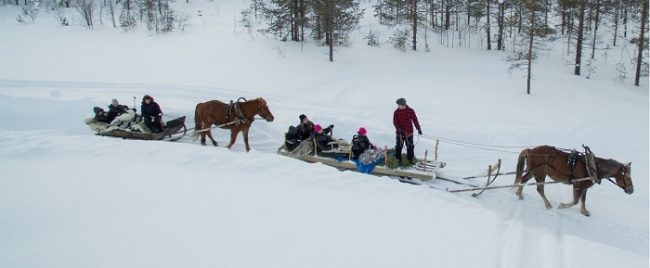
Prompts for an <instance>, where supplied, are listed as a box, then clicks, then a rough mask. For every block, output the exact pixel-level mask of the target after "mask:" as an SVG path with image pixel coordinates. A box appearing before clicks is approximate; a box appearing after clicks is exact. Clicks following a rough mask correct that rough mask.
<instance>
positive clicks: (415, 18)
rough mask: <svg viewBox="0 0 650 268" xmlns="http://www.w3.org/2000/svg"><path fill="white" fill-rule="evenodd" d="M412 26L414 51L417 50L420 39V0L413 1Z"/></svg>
mask: <svg viewBox="0 0 650 268" xmlns="http://www.w3.org/2000/svg"><path fill="white" fill-rule="evenodd" d="M411 24H412V26H411V27H412V28H413V50H414V51H415V50H417V41H418V39H417V37H418V0H411Z"/></svg>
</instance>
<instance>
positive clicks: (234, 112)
mask: <svg viewBox="0 0 650 268" xmlns="http://www.w3.org/2000/svg"><path fill="white" fill-rule="evenodd" d="M246 101H247V100H246V98H244V97H240V98H239V99H237V102H233V101H232V100H230V104H228V107H227V108H226V122H233V123H234V124H237V125H239V124H245V123H247V121H248V120H246V118H245V117H244V114H243V113H242V111H241V107H240V104H241V103H242V102H246Z"/></svg>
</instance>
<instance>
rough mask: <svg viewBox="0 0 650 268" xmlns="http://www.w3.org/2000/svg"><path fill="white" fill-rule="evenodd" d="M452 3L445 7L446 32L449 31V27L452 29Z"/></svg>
mask: <svg viewBox="0 0 650 268" xmlns="http://www.w3.org/2000/svg"><path fill="white" fill-rule="evenodd" d="M449 2H451V1H447V5H446V6H445V30H449V27H451V18H450V16H451V5H450V3H449Z"/></svg>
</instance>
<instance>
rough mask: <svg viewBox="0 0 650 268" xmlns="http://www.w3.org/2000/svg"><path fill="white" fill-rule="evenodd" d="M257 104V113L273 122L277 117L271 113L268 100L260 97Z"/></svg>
mask: <svg viewBox="0 0 650 268" xmlns="http://www.w3.org/2000/svg"><path fill="white" fill-rule="evenodd" d="M257 105H258V106H257V114H258V115H259V116H261V117H262V118H264V120H266V121H268V122H273V119H275V117H274V116H273V114H272V113H271V110H269V106H268V105H267V103H266V100H264V99H263V98H259V99H258V104H257Z"/></svg>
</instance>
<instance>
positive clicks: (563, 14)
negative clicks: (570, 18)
mask: <svg viewBox="0 0 650 268" xmlns="http://www.w3.org/2000/svg"><path fill="white" fill-rule="evenodd" d="M561 28H562V35H564V29H565V28H566V12H565V11H562V27H561Z"/></svg>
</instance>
